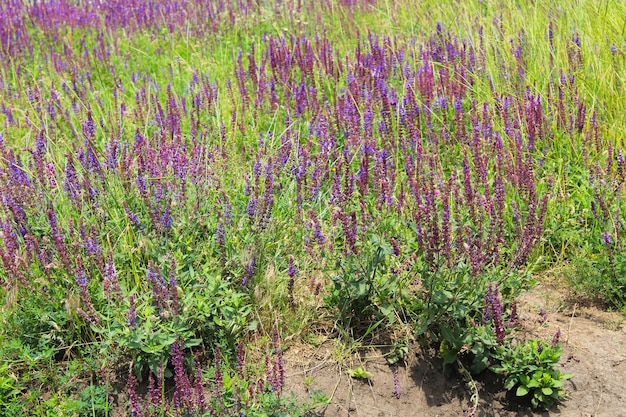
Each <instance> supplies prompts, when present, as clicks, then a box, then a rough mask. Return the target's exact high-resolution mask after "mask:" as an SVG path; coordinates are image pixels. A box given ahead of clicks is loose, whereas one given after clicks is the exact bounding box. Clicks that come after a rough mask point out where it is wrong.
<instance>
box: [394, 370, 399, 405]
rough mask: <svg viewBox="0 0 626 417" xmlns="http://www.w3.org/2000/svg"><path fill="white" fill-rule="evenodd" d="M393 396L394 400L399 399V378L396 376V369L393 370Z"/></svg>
mask: <svg viewBox="0 0 626 417" xmlns="http://www.w3.org/2000/svg"><path fill="white" fill-rule="evenodd" d="M393 395H394V396H395V397H396V399H398V400H399V399H400V378H399V376H398V367H397V366H396V367H395V368H394V370H393Z"/></svg>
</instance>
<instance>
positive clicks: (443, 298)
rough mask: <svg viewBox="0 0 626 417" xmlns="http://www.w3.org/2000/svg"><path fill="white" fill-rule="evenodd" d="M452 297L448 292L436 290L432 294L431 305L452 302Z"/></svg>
mask: <svg viewBox="0 0 626 417" xmlns="http://www.w3.org/2000/svg"><path fill="white" fill-rule="evenodd" d="M452 298H454V296H453V295H452V293H451V292H450V291H448V290H436V291H435V292H433V298H432V300H433V303H435V304H446V303H447V302H449V301H450V300H452Z"/></svg>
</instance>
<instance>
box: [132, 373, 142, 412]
mask: <svg viewBox="0 0 626 417" xmlns="http://www.w3.org/2000/svg"><path fill="white" fill-rule="evenodd" d="M128 396H129V398H130V407H131V409H130V413H131V415H132V416H133V417H141V416H142V415H143V413H142V411H141V406H140V405H139V397H138V396H137V383H136V381H135V376H134V375H133V374H132V372H131V373H130V374H129V375H128Z"/></svg>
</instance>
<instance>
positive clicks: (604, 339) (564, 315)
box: [285, 285, 626, 417]
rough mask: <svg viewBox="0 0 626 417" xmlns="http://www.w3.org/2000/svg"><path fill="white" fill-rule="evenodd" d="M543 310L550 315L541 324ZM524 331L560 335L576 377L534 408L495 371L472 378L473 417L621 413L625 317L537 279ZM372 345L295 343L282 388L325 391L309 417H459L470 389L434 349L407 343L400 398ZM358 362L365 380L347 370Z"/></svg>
mask: <svg viewBox="0 0 626 417" xmlns="http://www.w3.org/2000/svg"><path fill="white" fill-rule="evenodd" d="M541 308H544V309H545V310H546V311H547V313H548V321H547V322H544V323H542V320H541V319H540V315H539V311H540V309H541ZM518 311H520V317H521V320H522V323H523V328H524V329H525V332H526V333H527V337H532V338H543V339H547V340H551V339H552V337H553V335H554V334H555V332H556V331H557V330H559V329H560V331H561V333H562V337H561V341H562V343H563V348H564V352H563V355H562V356H561V363H560V366H561V368H562V372H563V373H572V374H574V376H573V377H572V378H571V379H570V380H568V381H567V382H566V385H565V388H566V390H567V395H568V400H566V401H564V402H562V403H561V404H560V405H559V406H558V407H555V408H554V409H552V410H550V411H549V412H539V411H535V410H532V409H531V408H530V405H529V404H528V403H525V402H523V401H520V400H519V399H516V398H515V397H514V396H511V395H510V394H507V393H506V392H504V391H503V389H502V381H501V380H498V378H499V377H498V376H497V375H493V374H490V373H489V372H485V373H483V374H482V375H481V376H479V378H478V379H477V385H478V388H479V407H478V410H477V412H476V416H504V417H513V416H516V417H521V416H563V417H626V389H625V386H626V329H625V326H624V322H625V317H624V316H623V315H621V314H619V313H611V312H607V311H604V310H602V309H598V308H595V307H589V306H582V305H579V304H577V303H575V302H572V301H570V300H568V294H566V293H563V292H562V291H557V290H556V289H555V288H554V287H552V286H550V285H540V286H537V287H535V288H534V289H533V290H532V291H531V292H529V293H527V294H525V295H524V296H523V297H522V299H520V304H519V310H518ZM384 352H385V351H384V350H383V349H380V348H377V347H367V348H362V347H361V348H356V347H355V348H354V349H347V348H346V347H345V346H344V345H342V344H339V343H337V341H336V340H333V339H328V340H324V341H323V342H322V343H321V344H320V345H319V346H318V347H317V348H313V347H311V346H310V345H304V346H299V345H298V346H293V347H292V348H290V349H289V350H288V351H287V352H285V366H286V374H287V391H293V392H294V393H296V395H298V396H301V397H305V396H307V395H308V393H309V392H310V391H313V390H316V391H321V392H323V393H324V394H325V395H326V397H328V398H330V404H329V405H328V406H327V407H325V408H324V409H319V410H318V411H317V412H316V413H314V414H313V415H314V416H324V417H336V416H337V417H339V416H360V417H391V416H394V417H396V416H400V417H408V416H433V417H437V416H439V417H448V416H463V415H464V412H465V410H467V409H468V408H469V407H470V397H471V392H470V390H469V389H468V387H467V384H466V382H465V381H464V380H463V378H462V377H461V376H460V375H459V374H458V373H456V372H455V371H454V370H452V369H451V368H448V370H447V371H445V372H444V371H443V366H442V361H441V360H440V359H439V358H438V356H437V352H435V351H433V350H432V349H425V348H421V347H419V346H413V347H411V353H410V355H409V358H408V359H407V361H406V364H405V365H404V366H400V367H398V368H397V380H398V382H399V386H400V396H399V398H397V397H396V395H395V393H394V368H393V367H391V366H389V365H388V364H387V361H386V359H385V357H384V356H383V354H384ZM359 367H360V368H362V369H364V370H366V371H367V372H369V377H368V378H366V379H355V378H352V377H350V376H349V375H348V373H347V371H348V370H351V369H352V370H353V369H357V368H359Z"/></svg>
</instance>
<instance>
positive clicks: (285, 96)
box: [0, 0, 626, 416]
mask: <svg viewBox="0 0 626 417" xmlns="http://www.w3.org/2000/svg"><path fill="white" fill-rule="evenodd" d="M414 3H416V2H411V1H374V0H368V1H338V2H334V1H321V2H302V1H296V0H285V1H278V0H276V1H259V0H247V1H243V0H238V1H234V0H229V1H226V2H225V1H213V0H211V1H179V0H152V1H147V0H132V1H131V0H125V1H117V0H115V1H114V0H97V1H86V0H85V1H83V0H75V1H72V0H42V1H38V0H35V1H26V0H1V1H0V110H1V111H0V138H1V140H0V153H1V155H2V158H1V163H0V194H1V195H2V200H1V201H0V219H1V220H0V221H1V227H0V228H1V230H0V238H1V241H2V243H1V244H0V257H1V260H2V268H1V270H0V282H1V284H2V285H1V286H0V294H2V296H3V298H4V300H5V302H4V303H2V306H1V307H0V308H1V316H2V317H1V320H2V326H1V327H0V409H2V410H3V411H2V414H3V415H13V416H20V415H27V414H29V415H41V416H45V415H122V414H124V413H127V414H130V415H133V416H148V415H150V416H151V415H204V414H205V413H206V414H207V415H237V414H241V415H300V414H304V413H306V412H307V411H308V410H309V409H311V408H313V407H314V406H315V404H317V403H320V402H321V403H323V402H324V401H325V398H324V395H323V394H316V395H314V396H313V397H312V398H311V401H310V402H309V403H306V404H304V405H303V404H302V402H298V401H295V400H293V399H292V398H290V397H289V395H287V393H286V392H285V393H283V386H284V382H285V375H284V369H283V363H282V352H283V349H286V348H288V346H289V342H286V341H285V340H294V339H300V340H303V341H305V342H307V343H315V340H316V339H317V338H318V337H319V335H334V337H338V338H342V340H344V341H349V340H361V341H362V340H365V339H366V338H367V337H371V336H372V335H373V334H383V333H384V334H385V335H386V336H385V337H387V339H388V344H389V354H388V361H389V362H390V364H397V363H402V361H403V359H404V358H405V355H407V354H408V350H409V346H410V343H409V342H410V341H413V340H417V341H419V342H421V343H422V344H424V345H433V346H436V348H437V349H438V350H439V352H440V353H441V355H442V356H443V358H444V361H445V362H446V363H448V364H454V365H455V366H457V367H458V368H459V369H460V370H461V371H462V372H465V373H468V374H469V373H472V374H478V373H480V372H483V371H486V369H487V368H489V370H490V371H491V372H499V373H502V374H504V375H505V377H506V383H505V386H504V387H503V389H513V390H515V392H516V393H517V394H518V395H519V396H528V398H529V399H531V401H532V405H533V406H535V407H545V408H549V407H551V406H553V405H554V404H555V403H556V402H557V401H558V400H559V399H561V397H562V394H563V390H562V388H561V387H562V383H563V380H564V379H566V378H567V377H568V376H567V375H561V373H560V372H559V371H558V370H557V369H556V368H555V366H556V364H557V363H558V360H559V355H560V347H559V340H558V336H555V339H554V340H553V341H543V342H542V341H536V340H525V339H523V338H520V337H518V336H517V335H516V332H515V329H516V326H517V324H516V323H517V322H516V312H515V310H516V302H515V298H516V297H517V296H518V295H519V294H520V293H521V292H522V291H525V290H527V289H528V288H530V287H531V286H532V284H533V283H534V282H535V281H536V280H537V279H538V276H539V274H541V273H545V274H552V275H558V276H562V277H565V278H567V283H568V285H569V286H570V288H571V289H572V290H573V291H574V293H575V294H578V296H579V297H581V298H584V299H586V300H593V301H595V302H599V303H601V304H602V305H604V306H605V307H607V308H615V309H622V310H624V309H626V296H625V292H624V285H625V284H626V255H624V254H623V252H622V245H623V244H624V233H623V227H624V220H625V217H624V215H623V214H622V213H623V210H624V207H623V205H624V203H623V184H624V180H625V179H626V171H625V169H626V160H625V158H624V154H623V138H624V133H625V132H626V120H625V119H626V100H624V92H625V91H626V78H625V77H626V75H625V74H626V40H625V39H626V37H625V34H626V32H625V31H626V17H625V16H626V5H625V4H624V3H623V2H619V1H610V0H609V1H602V2H600V1H591V0H589V1H578V2H566V3H563V4H562V2H556V1H554V2H551V1H546V2H525V1H521V2H517V1H513V0H509V1H495V0H493V1H488V0H485V1H470V2H459V1H449V2H445V4H439V2H419V3H420V4H419V5H416V4H414ZM431 3H432V4H431ZM470 385H471V384H470ZM142 387H143V388H144V389H142ZM474 406H475V404H474Z"/></svg>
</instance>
